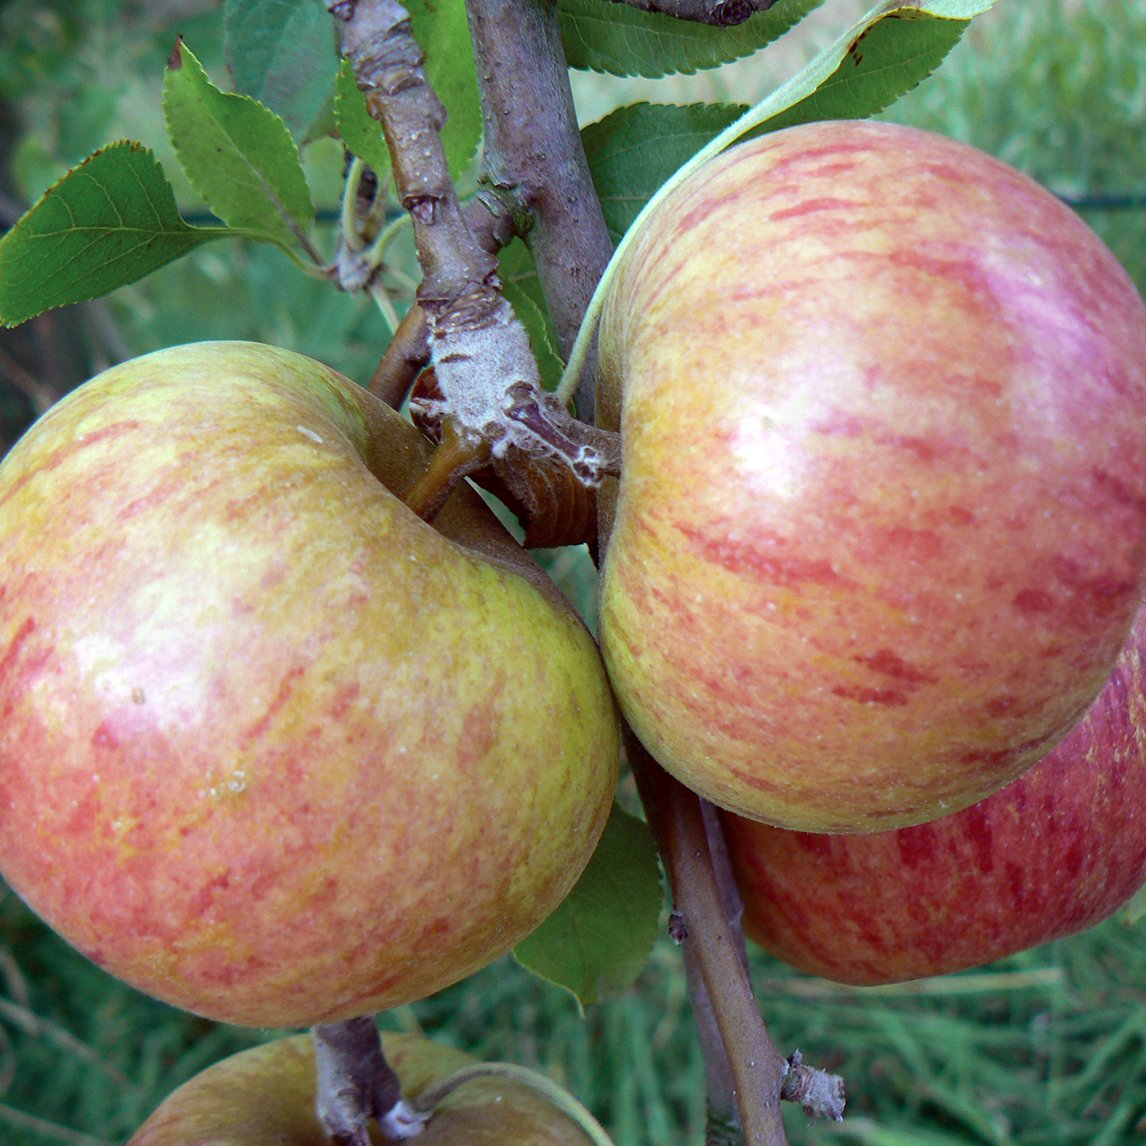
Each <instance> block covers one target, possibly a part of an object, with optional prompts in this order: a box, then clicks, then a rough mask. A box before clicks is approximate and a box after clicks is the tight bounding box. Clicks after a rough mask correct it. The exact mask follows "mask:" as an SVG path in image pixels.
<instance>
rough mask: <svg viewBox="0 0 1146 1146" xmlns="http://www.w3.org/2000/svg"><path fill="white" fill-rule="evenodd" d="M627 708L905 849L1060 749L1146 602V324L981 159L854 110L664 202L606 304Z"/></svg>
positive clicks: (721, 773)
mask: <svg viewBox="0 0 1146 1146" xmlns="http://www.w3.org/2000/svg"><path fill="white" fill-rule="evenodd" d="M599 349H600V356H601V373H602V378H601V384H600V387H599V391H598V392H599V395H600V398H599V410H598V412H599V416H600V419H601V421H602V423H603V424H604V425H606V426H609V427H613V428H615V427H618V426H619V427H620V429H621V432H622V435H623V468H622V476H621V478H620V482H619V491H618V492H617V493H616V498H617V500H616V505H615V511H614V512H615V516H614V523H613V531H612V535H611V540H610V542H609V548H608V553H607V556H606V559H605V562H604V568H603V578H602V601H601V622H600V623H601V642H602V649H603V652H604V654H605V658H606V664H607V666H608V669H609V673H610V677H611V679H612V681H613V684H614V688H615V691H616V693H617V697H618V700H619V702H620V704H621V709H622V712H623V714H624V715H625V717H626V718H627V719H628V720H629V722H630V723H631V724H632V726H633V729H634V731H635V732H636V733H637V735H638V736H639V737H640V739H641V740H642V741H643V743H644V744H645V746H646V747H647V748H648V749H649V750H650V752H651V753H652V754H653V755H654V756H655V757H656V758H657V759H658V760H659V761H660V763H661V764H662V765H663V766H664V767H665V768H667V769H668V770H669V771H670V772H672V773H674V774H675V775H676V776H677V777H678V778H679V779H680V780H681V781H682V782H683V783H684V784H686V785H687V786H689V787H690V788H693V789H694V790H695V791H697V792H699V793H701V794H702V795H703V796H705V797H707V798H708V799H709V800H711V801H713V802H714V803H716V804H718V805H720V806H721V807H724V808H727V809H730V810H732V811H734V812H736V813H738V814H740V815H744V816H749V817H751V818H754V819H759V820H761V821H766V822H769V823H773V824H776V825H779V826H782V827H788V828H798V829H803V830H808V831H821V832H823V831H832V832H851V831H874V830H882V829H889V828H895V827H902V826H905V825H907V824H912V823H921V822H925V821H927V820H929V819H934V818H937V817H939V816H941V815H945V814H947V813H949V812H953V811H956V810H958V809H959V808H961V807H965V806H967V805H969V804H971V803H974V802H975V801H977V800H979V799H981V798H982V797H984V796H986V795H988V794H989V793H991V792H992V791H995V790H997V789H999V788H1000V787H1002V786H1003V785H1004V784H1006V783H1007V782H1008V781H1010V780H1011V779H1013V778H1014V777H1016V776H1017V775H1019V774H1020V773H1021V772H1022V771H1023V770H1024V769H1026V768H1027V767H1029V766H1030V765H1031V764H1033V763H1034V762H1035V760H1037V759H1039V758H1040V757H1042V756H1044V755H1045V754H1046V753H1047V752H1048V751H1049V750H1050V749H1051V748H1052V747H1053V746H1054V745H1055V744H1056V743H1057V742H1058V741H1059V740H1061V738H1062V737H1063V736H1064V735H1065V734H1066V733H1067V731H1069V729H1070V728H1071V727H1072V726H1073V725H1074V724H1075V723H1076V722H1077V721H1078V720H1079V719H1080V718H1081V716H1082V714H1083V713H1084V712H1085V711H1086V709H1087V706H1088V705H1089V704H1090V702H1091V701H1092V700H1093V699H1094V697H1095V696H1096V695H1097V694H1098V692H1099V690H1100V689H1101V687H1102V684H1103V682H1104V681H1105V680H1106V678H1107V676H1108V675H1109V674H1110V671H1111V668H1112V666H1113V664H1114V660H1115V658H1116V657H1117V655H1118V652H1119V649H1120V648H1121V646H1122V644H1123V642H1124V640H1125V639H1126V636H1127V634H1128V632H1129V628H1130V624H1131V622H1132V620H1133V617H1134V613H1135V610H1136V607H1137V603H1138V601H1139V600H1140V599H1141V596H1142V589H1143V568H1144V566H1143V560H1144V557H1146V417H1144V414H1143V411H1146V307H1144V306H1143V303H1142V300H1141V299H1140V298H1139V297H1138V294H1137V292H1136V291H1135V288H1134V286H1133V285H1132V283H1131V282H1130V280H1129V279H1128V277H1127V276H1126V274H1125V272H1124V271H1123V270H1122V269H1121V267H1120V266H1119V265H1118V263H1117V262H1116V260H1115V259H1114V257H1113V256H1112V255H1111V254H1110V253H1109V251H1108V250H1107V249H1106V248H1105V247H1104V246H1103V245H1102V243H1101V241H1100V240H1099V239H1098V238H1097V237H1096V236H1095V235H1094V234H1093V232H1091V231H1090V230H1089V229H1088V228H1087V227H1086V226H1085V225H1084V224H1083V223H1082V222H1081V221H1080V220H1079V219H1078V218H1077V217H1076V216H1075V215H1074V214H1073V213H1072V212H1071V211H1070V210H1068V209H1067V208H1066V207H1065V206H1063V205H1062V204H1061V203H1060V202H1059V201H1058V200H1056V199H1055V198H1054V197H1053V196H1052V195H1050V194H1049V193H1048V192H1047V191H1045V190H1044V189H1042V188H1040V187H1039V186H1038V185H1037V184H1035V183H1034V182H1032V181H1031V180H1030V179H1028V178H1027V177H1026V176H1024V175H1022V174H1020V173H1018V172H1016V171H1014V170H1013V169H1012V168H1010V167H1008V166H1006V165H1005V164H1003V163H1001V162H999V161H997V160H995V159H993V158H991V157H990V156H987V155H985V154H983V153H981V152H979V151H976V150H974V149H972V148H969V147H967V146H965V145H962V144H959V143H956V142H954V141H952V140H949V139H946V138H943V137H941V136H938V135H934V134H931V133H927V132H922V131H918V130H915V129H911V128H906V127H901V126H897V125H893V124H881V123H854V122H838V121H837V122H825V123H816V124H807V125H803V126H800V127H795V128H791V129H788V130H783V131H779V132H777V133H775V134H773V135H766V136H763V137H760V138H758V139H755V140H752V141H750V142H747V143H744V144H742V145H739V146H736V147H734V148H732V149H731V150H730V151H728V152H726V153H725V154H724V155H723V156H721V157H720V158H718V159H716V160H715V161H714V162H713V163H711V164H710V165H708V166H706V167H705V168H704V169H703V170H701V171H699V172H698V173H696V174H695V175H694V176H693V177H691V178H689V179H687V180H686V181H685V182H684V183H683V184H682V185H681V186H679V187H678V188H677V189H676V190H675V191H674V192H672V193H671V194H670V195H669V196H668V197H667V198H666V200H665V201H664V202H663V203H662V204H661V205H660V208H659V210H658V211H656V212H655V213H654V214H653V215H652V216H651V217H650V220H649V223H648V226H647V227H646V228H643V229H642V232H641V234H640V235H639V237H638V238H637V239H636V240H635V242H634V245H633V247H632V248H631V249H630V251H629V253H628V255H627V256H625V257H623V258H622V261H621V263H620V264H619V268H618V273H617V277H616V279H615V280H614V282H613V284H612V286H611V290H610V294H609V297H608V299H607V302H606V306H605V310H604V313H603V317H602V323H601V329H600V336H599Z"/></svg>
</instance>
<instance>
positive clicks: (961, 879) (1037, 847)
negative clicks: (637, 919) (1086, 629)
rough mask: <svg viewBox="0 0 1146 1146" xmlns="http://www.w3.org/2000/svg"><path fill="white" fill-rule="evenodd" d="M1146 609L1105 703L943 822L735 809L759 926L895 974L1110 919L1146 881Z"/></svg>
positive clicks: (981, 958)
mask: <svg viewBox="0 0 1146 1146" xmlns="http://www.w3.org/2000/svg"><path fill="white" fill-rule="evenodd" d="M1144 659H1146V609H1144V610H1143V611H1142V612H1140V613H1139V614H1138V619H1137V621H1136V622H1135V626H1134V629H1133V631H1132V635H1131V639H1130V641H1129V642H1128V643H1127V645H1126V647H1125V648H1124V650H1123V652H1122V654H1121V656H1120V657H1119V659H1118V662H1117V664H1116V665H1115V668H1114V672H1113V674H1112V675H1111V677H1110V680H1109V681H1108V682H1107V684H1106V687H1105V688H1104V689H1103V690H1102V692H1101V693H1100V694H1099V696H1098V699H1097V700H1096V701H1095V702H1094V704H1093V705H1092V706H1091V707H1090V709H1089V710H1088V711H1087V713H1086V715H1085V717H1083V719H1082V721H1081V722H1080V723H1079V724H1078V725H1076V727H1075V728H1074V729H1073V730H1072V731H1071V733H1070V735H1069V736H1067V738H1066V739H1065V740H1064V741H1062V743H1061V744H1059V745H1058V747H1057V748H1055V749H1054V750H1053V751H1052V752H1051V753H1050V754H1049V755H1048V756H1046V757H1045V758H1044V759H1043V760H1041V761H1040V762H1039V763H1037V764H1036V765H1034V767H1032V768H1031V769H1029V770H1028V771H1027V772H1025V773H1024V774H1023V775H1022V776H1020V777H1019V779H1017V780H1015V781H1014V782H1013V783H1012V784H1010V785H1009V786H1008V787H1006V788H1004V789H1003V790H1002V791H1000V792H996V793H995V794H994V795H993V796H989V797H988V798H987V799H985V800H983V801H982V802H980V803H978V804H975V805H973V806H972V807H970V808H965V809H964V810H963V811H961V812H958V813H956V814H955V815H952V816H947V817H945V818H944V819H941V820H936V821H934V822H932V823H929V824H919V825H916V826H914V827H909V828H900V829H899V830H897V831H888V832H875V833H872V834H869V835H837V836H831V835H815V834H809V833H804V832H790V831H785V830H783V829H782V828H774V827H770V826H768V825H766V824H760V823H757V822H756V821H752V820H746V819H743V818H741V817H737V816H734V815H731V814H725V816H724V817H723V823H724V829H725V837H726V839H727V840H728V846H729V854H730V858H731V860H732V864H733V868H734V871H735V875H736V881H737V884H738V886H739V888H740V891H741V895H742V897H743V899H744V929H745V932H746V933H747V934H748V935H749V936H750V937H751V938H752V939H754V940H755V941H756V942H758V943H759V944H761V945H762V946H763V947H765V948H767V949H768V950H769V951H771V952H772V953H773V954H774V955H776V956H778V957H779V958H780V959H783V960H784V961H785V962H786V963H790V964H791V965H792V966H793V967H796V968H798V969H799V970H801V971H806V972H809V973H810V974H814V975H819V976H821V977H823V978H828V979H834V980H837V981H839V982H844V983H860V984H876V983H892V982H898V981H901V980H904V979H916V978H920V977H922V976H925V975H941V974H946V973H947V972H949V971H958V970H962V969H964V968H967V967H975V966H979V965H981V964H983V963H989V962H992V961H994V960H996V959H1001V958H1003V957H1004V956H1007V955H1011V954H1013V953H1015V952H1017V951H1024V950H1026V949H1027V948H1029V947H1034V946H1037V945H1038V944H1040V943H1045V942H1047V941H1049V940H1051V939H1057V938H1060V937H1062V936H1065V935H1071V934H1073V933H1075V932H1077V931H1081V930H1083V929H1084V928H1087V927H1090V926H1091V925H1093V924H1095V923H1098V922H1100V921H1101V920H1103V919H1105V918H1106V917H1107V916H1109V915H1110V914H1111V913H1112V912H1114V911H1115V910H1116V909H1117V908H1119V907H1120V906H1121V905H1122V904H1123V903H1125V902H1126V900H1128V899H1129V898H1130V897H1131V896H1132V895H1133V894H1134V893H1135V892H1136V891H1137V890H1138V889H1139V888H1140V887H1141V886H1142V885H1143V884H1144V883H1146V664H1144Z"/></svg>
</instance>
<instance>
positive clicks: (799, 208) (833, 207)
mask: <svg viewBox="0 0 1146 1146" xmlns="http://www.w3.org/2000/svg"><path fill="white" fill-rule="evenodd" d="M859 206H862V204H860V203H856V202H855V201H854V200H851V199H835V198H832V197H831V196H827V195H825V196H823V197H822V198H820V199H808V200H806V201H805V202H803V203H799V204H797V205H796V206H795V207H781V208H780V209H779V210H778V211H773V212H772V213H771V214H770V215H769V216H768V219H769V221H770V222H774V223H775V222H782V221H783V220H785V219H802V218H803V217H804V216H806V215H818V214H821V213H822V212H824V211H841V210H843V211H846V210H848V209H849V208H851V207H859Z"/></svg>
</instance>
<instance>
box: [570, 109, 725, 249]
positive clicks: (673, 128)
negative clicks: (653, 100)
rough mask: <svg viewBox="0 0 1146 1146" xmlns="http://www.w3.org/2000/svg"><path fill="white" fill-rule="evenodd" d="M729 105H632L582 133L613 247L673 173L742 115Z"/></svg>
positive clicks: (592, 125) (618, 110)
mask: <svg viewBox="0 0 1146 1146" xmlns="http://www.w3.org/2000/svg"><path fill="white" fill-rule="evenodd" d="M744 110H745V109H744V108H743V107H737V106H733V105H729V104H689V105H686V106H682V107H678V106H676V105H673V104H649V103H638V104H631V105H630V106H629V107H622V108H618V109H617V110H616V111H615V112H612V113H611V114H609V115H607V116H606V117H605V118H604V119H602V120H598V121H597V122H596V123H593V124H590V125H589V126H588V127H586V128H585V129H584V131H582V133H581V139H582V142H583V144H584V147H585V154H586V155H587V157H588V159H589V169H590V171H591V173H592V175H593V183H594V186H595V187H596V188H597V195H598V196H599V197H600V200H601V207H602V208H603V210H604V213H605V222H606V224H607V226H608V228H609V234H610V235H611V236H612V239H613V242H614V243H616V242H619V241H620V238H621V236H622V235H623V234H624V233H625V232H626V231H627V230H628V229H629V227H630V226H631V224H632V222H633V220H634V219H635V218H636V217H637V215H638V214H639V213H640V210H641V208H642V207H643V206H644V205H645V203H646V202H647V201H648V200H649V199H650V198H651V197H652V195H653V193H654V192H655V191H656V189H657V188H658V187H659V186H660V185H661V184H662V183H664V182H665V180H666V179H668V178H669V177H670V176H671V175H672V173H673V172H674V171H676V169H677V168H678V167H680V166H681V165H682V164H684V163H686V162H687V161H688V160H689V159H691V158H692V157H693V155H695V154H696V152H697V151H699V150H700V149H701V148H702V147H703V146H704V145H705V144H706V143H708V141H709V140H710V139H712V138H713V137H714V136H716V135H719V134H720V132H722V131H723V130H724V129H725V128H726V127H727V126H728V125H729V124H730V123H732V122H734V121H735V120H736V119H737V118H739V117H740V116H741V115H742V114H743V113H744Z"/></svg>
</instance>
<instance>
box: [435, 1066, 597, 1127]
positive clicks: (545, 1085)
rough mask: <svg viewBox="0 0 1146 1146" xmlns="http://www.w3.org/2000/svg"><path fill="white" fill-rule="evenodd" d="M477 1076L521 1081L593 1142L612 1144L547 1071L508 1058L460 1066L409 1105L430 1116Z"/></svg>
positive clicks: (592, 1118)
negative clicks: (572, 1122) (444, 1101)
mask: <svg viewBox="0 0 1146 1146" xmlns="http://www.w3.org/2000/svg"><path fill="white" fill-rule="evenodd" d="M479 1078H495V1079H511V1080H512V1081H514V1082H519V1083H523V1084H524V1085H525V1086H528V1087H529V1088H530V1090H533V1091H535V1092H536V1093H537V1094H540V1095H541V1096H542V1097H544V1098H545V1099H546V1100H547V1101H548V1102H549V1104H550V1105H551V1106H553V1107H555V1108H556V1109H558V1110H560V1111H561V1112H562V1113H563V1114H565V1115H567V1116H568V1117H569V1118H570V1119H572V1120H573V1121H574V1122H575V1123H577V1125H578V1126H579V1127H580V1128H581V1129H582V1130H583V1131H584V1132H585V1137H586V1138H588V1139H589V1141H590V1142H592V1143H593V1146H613V1140H612V1139H611V1138H610V1137H609V1135H608V1134H607V1133H606V1132H605V1128H604V1127H603V1126H602V1125H601V1124H600V1123H599V1122H598V1121H597V1119H596V1118H594V1117H593V1115H592V1114H591V1113H590V1112H589V1110H588V1109H587V1108H586V1107H585V1106H584V1105H582V1103H580V1102H578V1100H577V1099H576V1098H574V1097H573V1095H571V1094H570V1093H569V1092H568V1091H567V1090H565V1088H564V1087H561V1086H558V1084H557V1083H556V1082H554V1081H553V1079H551V1078H549V1076H548V1075H544V1074H541V1073H539V1072H538V1071H535V1070H530V1069H529V1067H525V1066H519V1065H518V1064H517V1063H512V1062H482V1063H474V1064H473V1065H472V1066H464V1067H462V1068H461V1069H460V1070H458V1071H456V1072H455V1073H453V1074H451V1075H449V1076H447V1077H446V1078H444V1079H442V1080H441V1081H440V1082H437V1083H435V1084H434V1085H433V1086H429V1087H427V1088H426V1089H425V1090H423V1091H421V1092H420V1093H419V1094H417V1095H416V1096H415V1097H414V1099H413V1107H414V1109H415V1110H416V1111H418V1112H419V1113H421V1114H422V1115H423V1116H432V1114H433V1111H434V1110H435V1108H436V1107H437V1106H438V1105H439V1104H440V1103H441V1102H442V1101H443V1100H444V1099H445V1098H447V1097H448V1096H449V1095H451V1094H453V1092H454V1091H455V1090H457V1089H458V1088H459V1087H461V1086H465V1085H466V1083H469V1082H473V1081H475V1080H476V1079H479Z"/></svg>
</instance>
